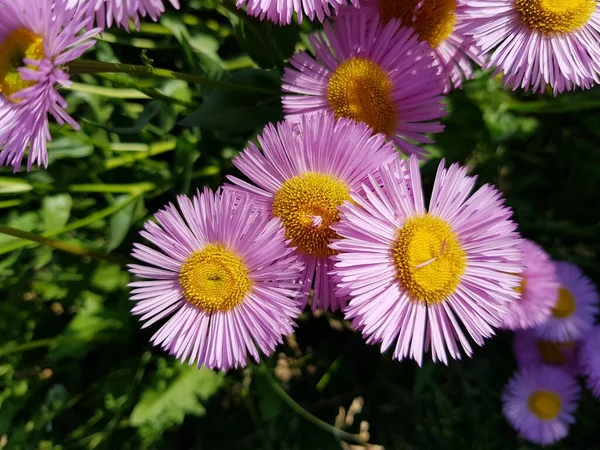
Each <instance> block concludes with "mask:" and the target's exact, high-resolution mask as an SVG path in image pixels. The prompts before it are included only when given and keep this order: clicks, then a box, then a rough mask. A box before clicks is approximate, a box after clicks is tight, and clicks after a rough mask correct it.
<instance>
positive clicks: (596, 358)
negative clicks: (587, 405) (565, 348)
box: [579, 325, 600, 398]
mask: <svg viewBox="0 0 600 450" xmlns="http://www.w3.org/2000/svg"><path fill="white" fill-rule="evenodd" d="M579 361H580V367H581V371H582V372H583V374H584V375H585V376H586V386H587V387H588V388H589V389H590V390H591V391H592V394H594V396H596V397H598V398H600V326H598V325H596V326H595V327H594V328H592V330H591V331H590V332H588V333H587V334H586V335H585V336H584V337H583V339H582V342H581V352H580V354H579Z"/></svg>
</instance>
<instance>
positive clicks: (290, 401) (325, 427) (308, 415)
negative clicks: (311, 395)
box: [258, 364, 367, 445]
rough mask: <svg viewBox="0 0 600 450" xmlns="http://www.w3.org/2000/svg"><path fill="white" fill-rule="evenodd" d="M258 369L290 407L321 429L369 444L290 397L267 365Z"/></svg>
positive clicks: (342, 438)
mask: <svg viewBox="0 0 600 450" xmlns="http://www.w3.org/2000/svg"><path fill="white" fill-rule="evenodd" d="M258 369H259V372H260V373H262V374H264V376H265V378H266V379H267V380H268V382H269V384H270V385H271V388H272V389H273V391H274V392H275V393H276V394H277V395H278V396H279V398H281V400H283V402H284V403H286V404H287V405H288V406H289V407H290V408H292V410H293V411H294V412H295V413H296V414H298V415H299V416H301V417H303V418H304V419H306V420H308V421H309V422H310V423H312V424H313V425H315V426H316V427H318V428H320V429H321V430H324V431H326V432H328V433H331V434H333V435H334V436H335V437H337V438H339V439H341V440H343V441H350V442H355V443H357V444H359V445H365V444H367V442H365V441H364V440H363V439H362V438H361V437H360V436H359V435H358V434H351V433H348V432H346V431H344V430H340V429H339V428H336V427H334V426H333V425H331V424H329V423H327V422H324V421H322V420H321V419H319V418H318V417H317V416H314V415H312V414H311V413H310V412H308V411H307V410H306V409H304V408H303V407H302V406H300V405H299V404H298V403H297V402H296V401H295V400H294V399H293V398H292V397H290V395H289V394H288V393H287V392H286V391H285V389H283V388H282V387H281V385H280V384H279V383H278V382H277V381H275V379H274V378H273V376H272V375H271V374H270V373H269V370H268V369H267V368H266V366H264V365H262V364H261V365H260V366H259V367H258Z"/></svg>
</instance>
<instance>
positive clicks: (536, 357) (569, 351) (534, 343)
mask: <svg viewBox="0 0 600 450" xmlns="http://www.w3.org/2000/svg"><path fill="white" fill-rule="evenodd" d="M577 347H578V345H577V343H576V342H574V341H567V342H552V341H545V340H543V339H540V338H539V337H538V336H537V335H536V334H535V331H534V330H524V331H517V332H516V333H515V339H514V350H515V356H516V358H517V362H518V363H519V367H527V366H530V365H548V366H555V367H560V368H562V369H564V370H566V371H567V372H569V373H570V374H571V375H577V372H578V363H577Z"/></svg>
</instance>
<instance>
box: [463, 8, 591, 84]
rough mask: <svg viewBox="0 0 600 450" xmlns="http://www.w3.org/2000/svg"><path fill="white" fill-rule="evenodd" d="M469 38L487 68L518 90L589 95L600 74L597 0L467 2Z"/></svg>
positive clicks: (466, 13) (466, 12)
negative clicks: (576, 91) (580, 90)
mask: <svg viewBox="0 0 600 450" xmlns="http://www.w3.org/2000/svg"><path fill="white" fill-rule="evenodd" d="M464 2H465V5H466V9H465V15H466V16H467V17H468V19H467V22H468V23H467V28H468V33H469V34H471V35H472V36H473V37H474V39H475V43H476V44H477V46H478V47H480V48H481V51H482V52H484V53H487V52H491V54H490V60H489V62H488V63H487V64H486V66H485V67H486V68H490V67H493V68H495V69H496V71H495V72H494V74H498V73H502V74H503V79H504V83H505V84H506V85H510V86H513V88H514V89H517V88H523V89H525V90H532V91H533V92H540V91H544V90H545V88H546V86H550V87H552V88H553V90H554V93H555V94H559V93H561V92H563V91H565V90H567V91H570V90H573V89H574V88H575V87H576V86H579V87H582V88H585V89H589V88H590V87H592V85H593V83H594V82H597V81H598V79H599V74H600V4H599V3H598V2H597V1H596V0H569V1H549V0H487V1H481V0H465V1H464Z"/></svg>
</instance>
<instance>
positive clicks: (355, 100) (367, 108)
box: [327, 57, 396, 136]
mask: <svg viewBox="0 0 600 450" xmlns="http://www.w3.org/2000/svg"><path fill="white" fill-rule="evenodd" d="M327 100H328V101H329V105H330V106H331V108H332V109H333V112H334V115H335V117H336V118H338V117H347V118H350V119H354V120H356V121H358V122H364V123H366V124H367V125H369V126H370V127H371V128H373V130H375V132H376V133H383V134H385V135H386V136H390V135H391V134H392V133H393V132H394V130H395V128H396V108H395V107H394V102H393V101H392V82H391V80H390V78H389V76H388V74H387V73H386V71H385V70H383V69H382V68H381V67H379V65H377V64H376V63H374V62H373V61H371V60H369V59H365V58H358V57H356V58H350V59H348V60H346V61H344V62H343V63H341V64H340V65H339V66H338V68H337V69H335V72H333V74H332V75H331V78H330V79H329V85H328V86H327Z"/></svg>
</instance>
